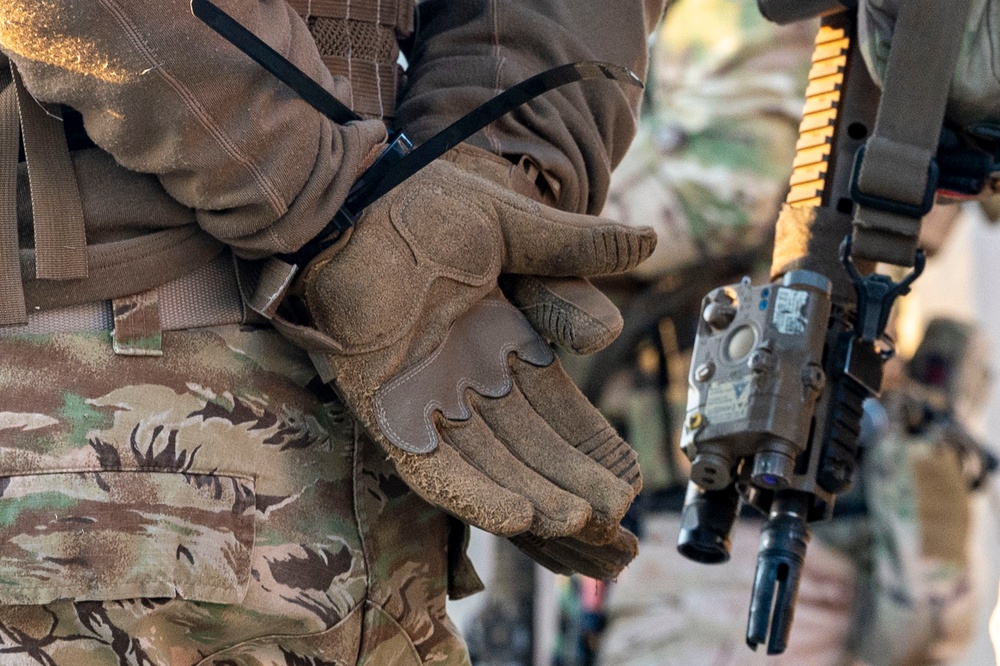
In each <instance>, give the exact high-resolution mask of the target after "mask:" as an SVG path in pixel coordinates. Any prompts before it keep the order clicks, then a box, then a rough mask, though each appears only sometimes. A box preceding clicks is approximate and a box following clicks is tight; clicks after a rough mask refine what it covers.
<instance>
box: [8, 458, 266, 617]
mask: <svg viewBox="0 0 1000 666" xmlns="http://www.w3.org/2000/svg"><path fill="white" fill-rule="evenodd" d="M253 540H254V484H253V480H252V479H250V478H246V477H236V476H224V475H217V474H186V473H177V472H151V471H145V470H141V471H134V472H128V471H113V472H108V471H100V472H69V473H45V474H28V475H18V476H9V477H0V604H46V603H49V602H52V601H55V600H57V599H71V600H74V601H85V600H92V601H106V600H114V599H136V598H183V599H187V600H191V601H203V602H210V603H218V604H233V603H238V602H240V601H241V600H242V599H243V597H244V595H245V594H246V591H247V584H248V581H249V575H250V557H251V551H252V549H253Z"/></svg>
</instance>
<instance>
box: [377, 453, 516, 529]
mask: <svg viewBox="0 0 1000 666" xmlns="http://www.w3.org/2000/svg"><path fill="white" fill-rule="evenodd" d="M383 449H385V450H386V451H388V452H389V457H390V458H391V459H392V461H393V463H394V464H395V466H396V471H397V472H399V475H400V476H401V477H402V479H403V481H404V482H406V485H408V486H409V487H410V488H411V489H413V491H414V492H416V493H417V494H418V495H420V496H421V497H423V498H424V499H425V500H427V501H428V502H429V503H431V504H433V505H435V506H437V507H440V508H441V509H443V510H444V511H447V512H448V513H450V514H452V515H453V516H455V517H457V518H459V519H460V520H462V521H464V522H467V523H469V524H470V525H474V526H475V527H478V528H480V529H482V530H485V531H487V532H490V533H492V534H497V535H499V536H511V535H514V534H519V533H521V532H524V531H525V530H527V529H529V528H530V527H531V525H532V520H533V516H534V513H535V512H534V509H533V508H532V506H531V503H530V502H528V500H527V499H525V498H524V497H521V496H520V495H518V494H517V493H513V492H511V491H509V490H507V489H506V488H503V487H502V486H500V485H498V484H497V483H496V482H494V481H493V480H492V479H490V478H489V477H488V476H486V475H485V474H483V473H482V472H480V471H479V470H478V469H476V468H475V467H473V466H472V465H470V464H469V463H468V462H467V461H466V460H465V459H464V458H463V457H462V456H461V454H459V453H458V452H457V451H455V450H454V449H453V448H452V447H451V446H449V445H448V444H446V443H443V442H442V443H441V444H440V445H439V446H438V448H437V450H435V451H434V453H432V454H430V455H418V454H413V453H406V452H404V451H402V450H401V449H398V448H396V447H395V446H393V445H391V444H388V443H387V442H386V443H384V444H383Z"/></svg>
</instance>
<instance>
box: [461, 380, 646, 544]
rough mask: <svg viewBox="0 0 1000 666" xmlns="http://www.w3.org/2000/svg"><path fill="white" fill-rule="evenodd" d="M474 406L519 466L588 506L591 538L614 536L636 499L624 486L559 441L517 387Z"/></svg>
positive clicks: (587, 458)
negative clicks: (543, 478)
mask: <svg viewBox="0 0 1000 666" xmlns="http://www.w3.org/2000/svg"><path fill="white" fill-rule="evenodd" d="M475 404H476V410H477V411H478V412H479V414H480V416H481V417H482V419H483V421H484V422H485V423H486V424H487V425H488V426H489V428H490V429H491V430H492V431H493V433H494V434H495V435H496V436H497V438H499V439H500V440H501V441H502V442H503V443H504V445H505V446H506V447H507V450H508V451H509V452H510V453H511V454H513V455H514V456H516V457H517V459H518V460H519V461H521V462H522V464H524V465H527V466H528V467H529V468H531V469H532V470H534V471H536V472H538V474H540V475H541V476H544V477H545V478H546V479H548V480H549V481H550V482H552V483H554V484H555V485H557V486H559V487H560V488H562V489H564V490H566V491H568V492H569V493H572V494H573V495H574V496H576V497H579V498H583V499H584V500H586V501H587V502H589V504H590V506H591V509H592V511H591V515H590V520H589V521H588V523H587V526H586V528H584V531H586V533H587V534H588V535H589V536H590V538H596V539H601V538H602V537H601V536H600V535H602V534H603V535H604V537H603V538H604V539H605V540H607V539H609V538H611V536H613V533H614V530H615V529H617V527H618V524H619V523H620V522H621V519H622V517H623V516H624V515H625V512H626V511H628V507H629V505H630V504H631V503H632V500H633V498H634V497H635V492H634V491H633V490H632V487H631V486H630V485H629V484H628V483H625V482H624V481H622V480H621V479H618V478H616V477H615V475H614V474H612V473H611V472H609V471H608V470H606V469H604V468H603V467H601V466H600V465H598V464H597V463H595V462H594V461H593V460H591V459H590V458H589V457H588V456H586V455H585V454H584V453H582V452H581V451H578V450H577V449H575V448H574V447H572V446H571V445H570V444H569V443H568V442H566V440H564V439H563V438H562V437H560V436H559V434H558V433H556V432H555V431H554V430H553V429H552V428H551V427H550V426H549V424H548V423H546V422H545V419H543V418H542V417H541V416H539V415H538V414H537V413H536V412H535V410H534V409H532V408H531V405H530V404H528V401H527V400H525V398H524V396H523V395H521V393H520V392H519V391H518V389H517V387H515V388H514V389H513V390H512V391H511V393H510V395H508V396H507V397H506V398H504V399H503V400H491V399H488V398H479V399H477V400H476V402H475ZM532 531H534V530H532Z"/></svg>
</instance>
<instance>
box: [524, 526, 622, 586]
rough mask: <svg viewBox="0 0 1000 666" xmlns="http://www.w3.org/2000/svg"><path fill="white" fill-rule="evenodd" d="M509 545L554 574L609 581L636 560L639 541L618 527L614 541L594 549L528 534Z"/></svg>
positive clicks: (572, 541) (567, 539)
mask: <svg viewBox="0 0 1000 666" xmlns="http://www.w3.org/2000/svg"><path fill="white" fill-rule="evenodd" d="M510 540H511V542H512V543H513V544H514V545H516V546H517V547H518V548H520V549H521V551H522V552H524V553H525V554H526V555H528V557H530V558H532V559H533V560H535V561H536V562H538V563H539V564H541V565H542V566H543V567H545V568H546V569H549V570H550V571H554V572H555V573H560V574H564V575H565V574H566V572H567V571H574V572H576V573H580V574H583V575H584V576H589V577H591V578H596V579H597V580H609V579H614V578H617V577H618V574H620V573H621V572H622V570H623V569H624V568H625V567H626V566H628V564H629V563H630V562H631V561H632V560H634V559H635V556H636V555H638V553H639V540H638V539H636V537H635V535H634V534H632V533H631V532H629V531H628V530H626V529H625V528H623V527H620V526H619V527H618V529H617V531H616V533H615V537H614V539H612V540H611V541H610V542H609V543H607V544H605V545H603V546H595V545H593V544H588V543H586V542H583V541H580V540H579V539H576V538H574V537H562V538H559V539H540V538H538V537H537V536H535V535H533V534H531V533H527V534H519V535H517V536H514V537H511V539H510Z"/></svg>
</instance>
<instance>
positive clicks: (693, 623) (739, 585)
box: [449, 0, 1000, 666]
mask: <svg viewBox="0 0 1000 666" xmlns="http://www.w3.org/2000/svg"><path fill="white" fill-rule="evenodd" d="M815 32H816V24H808V23H802V24H797V25H794V26H791V27H787V28H779V27H777V26H774V25H771V24H769V23H767V22H766V21H764V20H763V19H762V18H761V17H760V16H759V14H758V12H757V6H756V2H755V0H677V1H676V2H674V3H673V4H672V5H671V8H670V9H669V11H668V13H667V16H666V19H665V21H664V23H663V25H662V26H661V28H660V29H659V30H658V31H657V33H656V34H655V35H654V38H653V39H652V40H651V70H650V75H649V82H648V84H647V93H646V100H645V104H644V109H643V116H642V120H641V124H640V129H639V134H638V137H637V139H636V142H635V143H634V144H633V146H632V148H631V149H630V151H629V153H628V155H627V156H626V157H625V160H624V162H623V163H622V165H620V167H619V168H618V170H617V171H616V173H615V176H614V180H613V184H612V189H611V192H610V194H609V197H608V202H607V205H606V208H605V211H604V215H605V216H607V217H612V218H615V219H618V220H620V221H623V222H626V223H630V224H637V225H641V224H651V225H653V226H655V227H656V229H657V231H658V233H659V235H660V242H659V245H658V248H657V252H656V253H655V254H654V256H653V257H652V258H651V260H650V261H649V262H647V263H646V264H644V265H643V266H642V267H640V269H639V270H638V271H637V272H636V273H635V274H633V275H630V276H627V277H625V278H623V279H618V280H615V281H613V282H605V283H602V284H601V285H600V286H601V287H602V288H603V289H604V290H605V291H606V292H607V293H608V294H609V295H610V296H611V297H612V298H613V300H615V301H616V303H617V304H618V305H619V307H620V309H621V310H622V312H623V315H624V318H625V322H626V324H625V329H624V331H623V333H622V336H621V338H620V339H619V341H618V342H616V343H615V344H614V345H612V346H611V347H609V348H608V349H607V350H605V351H603V352H601V353H599V354H597V355H595V356H593V357H588V358H585V359H580V358H565V359H564V361H565V363H566V365H567V368H568V369H569V370H570V372H571V374H573V375H574V378H575V380H576V381H577V383H578V385H579V386H580V387H581V390H583V392H584V393H585V394H586V395H587V396H588V397H589V398H590V399H591V400H592V401H594V402H595V404H597V405H598V406H599V407H600V408H601V409H602V411H604V413H605V415H606V416H607V417H608V419H609V420H610V421H611V422H612V423H613V424H614V425H615V426H616V427H617V428H618V429H619V430H620V431H621V432H622V434H623V435H624V436H625V437H626V439H628V441H629V442H630V443H631V444H632V445H633V446H634V447H635V448H636V449H637V452H638V455H639V458H640V464H641V465H642V469H643V475H644V480H645V485H644V490H643V493H642V495H641V496H640V498H639V499H638V500H637V502H636V506H635V507H634V510H633V512H632V513H631V514H630V516H629V517H628V518H627V522H628V525H627V526H628V527H629V528H630V529H632V530H633V531H635V532H636V533H637V534H638V535H639V537H640V555H639V558H638V559H637V560H636V561H635V562H634V563H633V564H632V565H631V566H630V567H629V568H628V569H627V570H626V571H625V573H624V574H623V575H622V576H621V577H620V578H619V581H618V582H617V583H610V584H605V583H600V582H597V581H592V580H589V579H584V578H581V577H574V578H572V579H570V578H565V577H561V576H555V575H553V574H551V573H549V572H547V571H545V570H544V569H541V568H539V567H537V566H535V565H534V564H533V563H532V562H531V561H530V560H528V559H527V558H525V557H523V556H522V555H520V553H519V552H518V551H517V550H516V549H515V548H513V547H512V546H510V544H509V543H507V542H506V541H504V540H501V539H494V538H492V537H490V536H489V535H486V534H484V533H482V532H476V531H474V532H473V538H472V543H471V546H470V555H471V557H472V559H473V561H474V563H475V564H476V567H477V569H478V570H479V572H480V575H481V577H482V578H483V580H484V582H486V584H487V591H486V592H484V593H482V594H479V595H476V596H474V597H471V598H469V599H466V600H462V601H459V602H453V603H451V604H449V612H450V614H451V615H452V617H453V618H454V620H455V621H456V623H457V624H458V625H459V627H460V628H461V629H462V631H463V633H464V635H465V636H466V638H467V640H468V642H469V645H470V651H471V652H472V654H473V663H475V664H477V665H481V666H488V665H489V666H493V665H496V666H500V665H504V666H514V665H518V666H521V665H523V666H528V665H531V664H534V665H537V666H543V665H544V666H549V665H554V666H588V665H590V664H602V665H609V664H613V665H615V666H620V665H624V664H630V665H631V664H635V665H639V664H643V665H645V664H649V665H657V666H664V665H668V664H711V665H714V666H724V665H727V664H740V665H746V664H750V665H752V664H775V665H781V666H783V665H785V664H805V663H808V664H810V666H813V665H817V666H821V665H823V664H829V665H830V666H836V665H840V664H870V665H871V666H883V665H885V666H895V665H897V664H898V665H902V664H950V665H969V666H972V665H975V666H987V665H989V664H994V663H996V662H995V658H994V652H993V648H992V646H991V643H990V637H989V624H990V616H991V613H992V612H993V609H994V607H995V605H996V602H997V589H998V581H1000V558H997V557H995V555H994V554H995V553H996V552H997V550H998V546H1000V527H998V523H1000V510H998V506H1000V504H998V492H1000V490H998V487H997V480H996V479H995V477H994V476H993V475H992V474H990V473H989V468H990V466H991V464H992V463H991V456H990V455H989V452H991V451H992V452H995V453H1000V441H998V439H997V437H996V436H995V435H994V433H997V432H1000V392H998V391H993V390H991V387H992V383H993V382H992V377H993V375H994V374H995V373H994V368H1000V303H998V302H997V299H996V297H995V294H996V292H997V276H998V273H1000V271H998V269H1000V229H998V228H997V226H996V225H995V224H993V222H992V221H991V218H993V217H996V212H995V208H996V205H995V202H988V203H987V204H985V205H981V204H980V203H975V202H973V203H966V204H963V205H961V206H958V205H955V206H948V207H938V208H937V209H935V211H933V212H932V214H931V216H929V219H928V220H927V221H926V222H925V225H924V226H925V231H926V235H925V238H924V243H923V244H924V247H925V248H926V249H927V250H928V253H929V255H930V256H931V258H930V259H929V261H928V267H927V270H926V272H925V274H924V275H923V276H922V277H921V278H920V279H919V280H918V281H917V282H916V284H915V287H914V290H913V293H911V295H909V296H908V297H906V298H905V299H901V301H900V302H899V303H898V304H897V308H896V313H895V317H894V321H893V322H892V323H891V324H890V326H891V327H892V328H893V330H894V338H895V339H896V343H897V351H898V354H897V360H896V361H894V364H893V366H892V367H891V368H890V369H889V370H887V381H886V387H885V388H886V390H885V392H884V395H883V397H882V399H881V400H880V401H879V403H878V404H875V405H872V406H871V412H872V414H873V415H874V416H873V420H872V419H870V420H871V421H872V423H874V424H875V425H873V426H872V427H871V428H869V432H867V434H866V444H867V448H866V451H865V458H864V462H863V464H862V470H861V471H860V473H859V481H858V483H856V484H855V485H856V489H855V490H854V491H853V492H852V493H851V494H850V495H845V496H844V497H843V498H841V499H840V500H839V501H838V507H839V509H838V514H837V516H836V518H835V519H834V521H832V522H831V523H830V524H828V525H823V526H818V527H817V528H816V529H815V530H814V536H813V540H812V542H811V543H810V546H809V552H808V553H807V563H806V573H805V574H804V580H803V583H802V588H801V590H800V600H799V607H798V610H797V612H796V622H795V625H794V627H793V633H792V640H791V644H790V647H789V650H788V652H787V653H786V654H785V655H783V656H782V657H779V658H765V657H762V656H760V655H755V654H754V653H752V652H750V651H749V649H748V648H747V647H746V646H745V644H744V632H745V623H746V613H747V607H748V604H749V599H750V590H751V585H752V582H753V572H754V566H755V563H756V551H757V539H758V532H759V528H760V526H761V524H762V523H761V521H760V520H757V519H755V518H754V517H753V516H751V515H746V516H745V517H744V518H741V520H740V521H739V524H738V527H737V529H736V532H735V534H734V543H733V557H732V560H731V561H730V562H729V563H727V564H724V565H716V566H705V565H699V564H694V563H691V562H688V561H686V560H684V559H683V558H681V556H680V555H678V554H677V553H676V548H675V544H676V538H677V529H678V525H679V510H680V507H681V504H682V502H683V491H684V487H685V484H686V475H685V474H686V468H685V460H684V457H683V455H681V454H680V453H679V450H678V449H677V442H678V438H679V428H680V420H681V419H682V418H683V413H684V407H685V401H686V395H687V384H686V382H687V371H688V359H689V352H690V347H691V344H692V343H693V339H694V325H695V321H696V318H697V316H698V314H699V306H700V301H701V298H702V297H703V296H704V294H706V293H707V292H708V291H709V290H710V289H712V288H714V287H716V286H720V285H724V284H729V283H732V282H735V281H738V280H739V279H740V278H741V277H742V276H743V275H750V276H752V277H753V278H754V280H755V281H757V282H759V281H764V280H766V279H767V269H768V266H769V263H770V251H771V242H772V237H773V227H774V221H775V218H776V215H777V210H778V208H779V206H780V204H781V201H782V200H783V198H784V195H785V193H786V191H787V183H788V177H789V173H790V171H791V164H792V159H793V157H794V154H795V141H796V137H797V133H798V129H797V128H798V122H799V118H800V112H801V107H802V100H803V95H804V89H805V81H806V75H807V72H808V70H809V65H810V54H811V52H812V43H813V37H814V35H815ZM998 630H1000V619H998Z"/></svg>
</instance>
